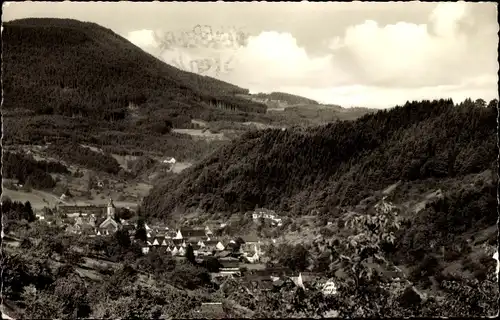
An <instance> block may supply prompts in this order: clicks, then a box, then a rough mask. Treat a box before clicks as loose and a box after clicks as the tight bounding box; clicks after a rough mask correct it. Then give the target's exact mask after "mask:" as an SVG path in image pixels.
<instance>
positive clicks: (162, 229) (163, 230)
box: [151, 223, 169, 235]
mask: <svg viewBox="0 0 500 320" xmlns="http://www.w3.org/2000/svg"><path fill="white" fill-rule="evenodd" d="M151 229H152V230H153V231H154V232H156V233H157V234H162V235H166V234H167V232H168V231H169V228H168V226H167V225H166V224H164V223H159V224H156V225H153V226H151Z"/></svg>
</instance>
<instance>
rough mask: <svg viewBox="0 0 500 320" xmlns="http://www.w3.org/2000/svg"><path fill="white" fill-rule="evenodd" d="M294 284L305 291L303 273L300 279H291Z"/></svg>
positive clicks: (300, 274)
mask: <svg viewBox="0 0 500 320" xmlns="http://www.w3.org/2000/svg"><path fill="white" fill-rule="evenodd" d="M291 279H292V281H293V283H295V285H296V286H298V287H301V288H302V289H305V287H304V282H303V281H302V273H299V276H298V277H291Z"/></svg>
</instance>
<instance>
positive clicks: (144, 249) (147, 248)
mask: <svg viewBox="0 0 500 320" xmlns="http://www.w3.org/2000/svg"><path fill="white" fill-rule="evenodd" d="M141 250H142V253H143V254H147V253H148V252H149V247H147V246H144V247H142V248H141Z"/></svg>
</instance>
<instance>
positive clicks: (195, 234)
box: [176, 228, 207, 241]
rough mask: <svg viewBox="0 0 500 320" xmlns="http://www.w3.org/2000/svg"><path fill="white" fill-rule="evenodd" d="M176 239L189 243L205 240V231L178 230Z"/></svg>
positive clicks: (192, 229)
mask: <svg viewBox="0 0 500 320" xmlns="http://www.w3.org/2000/svg"><path fill="white" fill-rule="evenodd" d="M179 236H180V237H179ZM176 238H178V239H186V240H189V241H199V240H206V239H207V235H206V234H205V229H194V228H181V229H179V230H178V232H177V236H176Z"/></svg>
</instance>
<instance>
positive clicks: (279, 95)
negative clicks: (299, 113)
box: [253, 92, 319, 105]
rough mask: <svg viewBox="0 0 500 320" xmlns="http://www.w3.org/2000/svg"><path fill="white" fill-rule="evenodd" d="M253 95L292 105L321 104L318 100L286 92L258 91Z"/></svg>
mask: <svg viewBox="0 0 500 320" xmlns="http://www.w3.org/2000/svg"><path fill="white" fill-rule="evenodd" d="M253 96H256V97H257V98H261V99H270V100H280V101H284V102H286V103H288V104H290V105H294V104H316V105H317V104H319V103H318V102H317V101H314V100H311V99H308V98H304V97H301V96H297V95H293V94H290V93H284V92H271V93H257V94H254V95H253Z"/></svg>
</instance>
